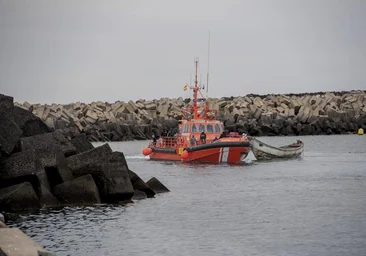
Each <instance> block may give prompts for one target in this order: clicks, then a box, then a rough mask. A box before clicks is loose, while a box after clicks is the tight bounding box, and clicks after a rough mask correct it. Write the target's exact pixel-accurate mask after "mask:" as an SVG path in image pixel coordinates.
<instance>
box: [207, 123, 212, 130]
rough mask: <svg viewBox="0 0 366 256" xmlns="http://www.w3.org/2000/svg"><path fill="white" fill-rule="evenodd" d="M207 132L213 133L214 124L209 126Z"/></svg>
mask: <svg viewBox="0 0 366 256" xmlns="http://www.w3.org/2000/svg"><path fill="white" fill-rule="evenodd" d="M207 132H213V127H212V124H208V125H207Z"/></svg>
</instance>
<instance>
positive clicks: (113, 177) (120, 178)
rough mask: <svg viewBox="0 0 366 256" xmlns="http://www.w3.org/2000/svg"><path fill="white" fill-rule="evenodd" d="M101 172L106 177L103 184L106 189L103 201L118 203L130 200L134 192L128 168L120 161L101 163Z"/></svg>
mask: <svg viewBox="0 0 366 256" xmlns="http://www.w3.org/2000/svg"><path fill="white" fill-rule="evenodd" d="M102 172H103V173H104V174H105V176H106V178H107V179H106V181H105V182H104V185H103V186H104V187H105V190H106V191H105V195H103V197H104V200H103V201H104V202H109V203H118V202H120V201H127V200H131V198H132V196H133V193H134V191H133V186H132V183H131V181H130V178H129V175H128V170H127V168H126V167H125V166H123V165H122V164H121V162H114V163H105V164H103V166H102Z"/></svg>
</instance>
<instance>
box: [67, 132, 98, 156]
mask: <svg viewBox="0 0 366 256" xmlns="http://www.w3.org/2000/svg"><path fill="white" fill-rule="evenodd" d="M71 144H72V145H74V147H75V148H76V152H77V153H82V152H85V151H88V150H90V149H93V148H94V146H93V144H91V142H90V141H89V140H88V139H87V138H86V136H85V134H79V135H77V136H75V137H74V138H72V139H71Z"/></svg>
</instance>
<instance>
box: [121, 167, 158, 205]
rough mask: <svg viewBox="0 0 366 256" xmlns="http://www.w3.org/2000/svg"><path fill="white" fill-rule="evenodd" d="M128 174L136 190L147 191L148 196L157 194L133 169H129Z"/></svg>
mask: <svg viewBox="0 0 366 256" xmlns="http://www.w3.org/2000/svg"><path fill="white" fill-rule="evenodd" d="M128 174H129V177H130V180H131V183H132V186H133V188H134V189H135V190H140V191H143V192H145V193H146V196H147V197H148V198H152V197H154V196H155V192H154V191H153V190H152V189H151V188H150V187H149V186H148V185H147V184H146V183H145V182H144V181H143V180H142V179H141V178H140V177H139V176H138V175H137V174H136V173H134V172H133V171H131V170H130V169H129V170H128Z"/></svg>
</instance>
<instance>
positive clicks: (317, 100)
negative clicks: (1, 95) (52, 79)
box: [16, 91, 366, 141]
mask: <svg viewBox="0 0 366 256" xmlns="http://www.w3.org/2000/svg"><path fill="white" fill-rule="evenodd" d="M365 92H366V91H343V92H320V93H308V94H286V95H253V94H249V95H246V96H238V97H230V98H228V97H225V98H209V99H208V102H209V106H210V110H211V113H210V114H211V115H216V117H217V118H218V119H220V120H222V121H223V122H224V124H225V127H226V129H227V130H229V131H237V132H239V133H242V132H245V133H247V134H249V135H252V136H265V135H267V136H270V135H285V136H286V135H321V134H346V133H356V132H357V129H358V128H361V127H363V128H366V93H365ZM16 105H17V106H19V107H21V108H23V109H26V110H29V111H31V112H32V113H33V114H34V115H36V116H37V117H39V118H40V119H41V120H43V121H44V122H45V123H46V124H47V126H48V127H49V128H50V129H52V130H57V129H63V130H66V131H68V132H69V133H71V134H75V133H79V132H81V133H85V134H86V136H87V138H88V139H89V140H90V141H125V140H134V139H136V140H144V139H150V138H151V136H152V134H155V135H158V136H159V135H161V132H162V131H163V130H164V129H165V128H167V129H170V128H174V127H176V126H177V120H179V119H182V118H183V117H184V115H185V112H184V109H185V108H187V107H189V106H191V105H192V101H191V100H190V99H183V98H176V99H169V98H162V99H157V100H150V101H148V100H138V101H136V102H134V101H129V102H123V101H117V102H115V103H107V102H100V101H99V102H92V103H90V104H86V103H80V102H77V103H73V104H67V105H60V104H52V105H42V104H29V103H27V102H24V103H22V104H19V103H16Z"/></svg>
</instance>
